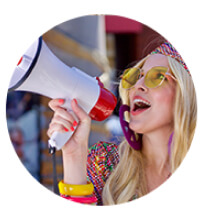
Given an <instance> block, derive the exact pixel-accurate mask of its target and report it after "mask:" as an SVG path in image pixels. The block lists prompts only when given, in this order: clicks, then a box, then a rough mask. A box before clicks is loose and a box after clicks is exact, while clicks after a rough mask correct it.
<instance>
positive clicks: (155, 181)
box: [129, 54, 176, 191]
mask: <svg viewBox="0 0 204 220" xmlns="http://www.w3.org/2000/svg"><path fill="white" fill-rule="evenodd" d="M154 66H166V67H169V64H168V60H167V57H166V56H164V55H160V54H155V55H152V56H150V57H149V58H148V59H147V60H146V62H145V64H144V65H143V67H142V69H143V70H144V76H145V75H146V73H147V71H148V70H149V69H151V68H152V67H154ZM169 69H170V67H169ZM175 92H176V82H175V80H173V79H172V78H171V77H168V79H167V80H165V81H164V82H163V84H162V85H161V86H159V87H157V88H147V87H146V86H145V84H144V77H142V78H141V79H140V80H138V82H137V83H136V84H135V86H134V87H133V88H132V89H130V91H129V98H130V108H131V109H132V108H133V105H134V104H133V100H134V97H135V96H140V97H141V98H144V99H145V100H147V101H148V102H149V103H150V104H151V107H150V108H149V109H147V110H146V111H144V112H142V113H140V114H138V115H133V114H130V123H129V126H130V128H131V129H132V130H134V131H135V132H137V133H142V134H143V139H142V142H143V147H142V151H143V155H145V158H146V177H147V184H148V188H149V191H152V190H153V189H155V188H156V187H158V186H159V185H160V184H162V183H163V182H164V181H165V180H166V179H167V177H168V176H169V174H170V164H169V155H168V141H169V137H170V135H171V133H172V132H173V126H174V123H173V117H174V115H173V109H174V99H175Z"/></svg>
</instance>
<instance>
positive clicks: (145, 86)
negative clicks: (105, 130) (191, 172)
mask: <svg viewBox="0 0 204 220" xmlns="http://www.w3.org/2000/svg"><path fill="white" fill-rule="evenodd" d="M120 95H121V98H122V101H123V104H126V105H128V106H129V108H130V111H129V112H128V114H126V119H127V120H128V122H129V128H128V129H129V131H130V132H132V131H133V132H134V134H137V143H139V142H140V143H141V144H140V147H139V149H137V150H135V149H134V148H133V147H134V146H133V147H131V146H130V145H131V143H132V142H131V141H132V140H130V138H128V136H126V139H125V140H124V142H123V143H121V144H120V145H119V147H117V146H115V145H114V144H110V143H104V142H99V143H97V144H95V145H94V146H92V147H91V148H90V149H89V150H88V137H89V132H90V124H91V120H90V118H89V116H88V115H87V114H86V113H85V112H84V111H83V110H82V109H81V108H80V107H79V106H78V105H77V100H72V103H71V104H72V108H73V111H74V112H75V114H76V115H77V117H78V119H79V123H78V126H77V127H76V128H75V126H76V125H77V123H76V121H75V120H74V119H73V117H72V116H71V115H70V114H69V113H68V112H66V111H65V110H64V109H63V108H61V107H60V105H61V104H63V100H60V99H56V100H52V101H50V107H51V108H52V109H53V110H54V111H55V114H54V117H53V119H52V121H51V123H50V127H49V129H48V135H49V136H51V135H52V133H53V132H54V131H61V132H66V131H67V130H69V129H70V130H75V132H74V135H73V136H72V138H71V139H70V140H69V141H68V142H67V143H66V144H65V146H64V147H63V148H62V155H63V167H64V180H63V181H61V182H60V183H59V188H60V192H61V195H62V196H64V197H66V198H67V199H70V200H73V201H78V202H81V203H87V204H91V203H94V202H96V203H97V204H98V205H102V204H104V205H111V204H119V203H123V202H127V201H130V200H132V199H134V198H139V197H141V196H143V195H145V194H147V193H148V192H150V191H152V190H154V189H155V188H157V187H158V186H159V185H161V184H162V183H163V182H164V181H165V180H166V179H167V178H168V177H169V176H170V175H171V174H172V173H173V172H174V171H175V170H176V168H177V167H178V166H179V165H180V163H181V162H182V160H183V158H184V157H185V155H186V153H187V151H188V149H189V147H190V144H191V141H192V138H193V134H194V130H195V125H196V111H197V110H196V98H195V90H194V86H193V82H192V78H191V76H190V73H189V70H188V68H187V66H186V65H185V63H184V62H183V60H182V58H181V56H180V55H179V54H178V52H177V51H176V50H175V49H174V48H173V47H172V45H171V44H170V43H168V42H166V43H163V44H162V45H161V46H159V47H158V48H156V49H155V50H154V51H153V52H152V53H151V54H150V55H148V56H147V57H145V58H144V59H143V60H142V61H140V62H139V63H138V64H137V65H136V66H134V67H133V68H130V69H128V70H126V71H125V72H124V74H123V75H122V80H121V82H120ZM124 131H125V129H124ZM87 157H88V160H87ZM87 176H88V183H87ZM70 184H71V185H70ZM92 186H94V189H93V187H92Z"/></svg>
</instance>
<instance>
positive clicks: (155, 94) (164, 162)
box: [47, 54, 176, 191]
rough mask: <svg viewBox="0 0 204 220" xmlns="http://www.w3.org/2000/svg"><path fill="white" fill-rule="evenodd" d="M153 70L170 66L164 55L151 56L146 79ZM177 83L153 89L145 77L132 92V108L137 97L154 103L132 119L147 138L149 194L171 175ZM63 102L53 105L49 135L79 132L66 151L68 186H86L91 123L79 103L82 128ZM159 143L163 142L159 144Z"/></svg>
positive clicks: (75, 108) (74, 104)
mask: <svg viewBox="0 0 204 220" xmlns="http://www.w3.org/2000/svg"><path fill="white" fill-rule="evenodd" d="M153 66H168V67H169V64H168V60H167V58H166V57H165V56H163V55H158V54H155V55H151V56H150V57H149V58H148V59H147V60H146V61H145V63H144V65H143V67H142V69H143V70H144V75H145V74H146V72H147V71H148V70H149V69H151V68H152V67H153ZM175 89H176V82H175V81H174V80H173V79H171V77H170V78H168V80H167V81H165V82H164V83H163V84H162V85H161V86H160V87H158V88H154V89H149V88H147V87H146V86H145V85H144V77H143V78H141V79H140V80H139V81H138V82H137V83H136V84H135V86H134V87H133V88H132V89H131V90H130V91H129V99H130V108H131V109H132V108H133V105H134V104H133V101H134V97H135V96H140V97H142V98H144V99H146V100H148V101H149V102H150V103H151V107H150V108H149V109H148V110H146V111H144V112H142V113H140V114H138V115H132V114H131V115H130V124H129V126H130V128H131V129H132V130H134V131H135V132H138V133H142V134H143V140H142V141H143V147H142V151H143V154H144V155H145V158H146V168H145V171H146V177H147V185H148V189H149V191H152V190H153V189H155V188H156V187H158V186H159V185H160V184H161V183H163V182H164V181H165V180H166V179H167V177H168V175H169V173H170V166H169V157H168V148H167V145H168V139H169V136H170V134H171V132H172V131H173V105H174V97H175ZM62 104H63V100H60V99H54V100H51V101H50V102H49V106H50V108H51V109H52V110H53V111H54V116H53V118H52V121H51V123H50V126H49V129H48V131H47V134H48V136H49V137H51V135H52V133H53V132H54V131H59V132H66V131H65V130H66V129H68V130H71V129H73V128H74V129H75V132H74V134H73V135H72V137H71V138H70V139H69V141H68V142H67V143H66V144H65V146H64V147H63V148H62V156H63V166H64V182H65V183H68V184H86V162H87V150H88V138H89V133H90V127H91V119H90V117H89V116H88V115H87V113H86V112H84V111H83V109H82V108H80V106H78V104H77V102H76V100H72V102H71V105H72V109H73V111H74V113H75V115H76V116H77V117H78V119H79V123H78V126H77V127H76V126H74V125H76V124H75V123H74V119H73V117H72V116H71V115H70V114H69V113H68V112H67V111H66V110H65V109H63V108H62V107H61V106H62ZM158 140H159V141H158Z"/></svg>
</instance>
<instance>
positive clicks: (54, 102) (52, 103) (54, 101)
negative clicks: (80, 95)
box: [48, 99, 64, 111]
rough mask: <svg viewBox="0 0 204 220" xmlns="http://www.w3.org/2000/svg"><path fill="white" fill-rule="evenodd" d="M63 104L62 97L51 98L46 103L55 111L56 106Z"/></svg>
mask: <svg viewBox="0 0 204 220" xmlns="http://www.w3.org/2000/svg"><path fill="white" fill-rule="evenodd" d="M63 104H64V99H52V100H51V101H50V102H49V103H48V105H49V107H50V108H51V109H52V110H53V111H55V110H56V109H57V107H59V106H61V105H63Z"/></svg>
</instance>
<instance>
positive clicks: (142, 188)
mask: <svg viewBox="0 0 204 220" xmlns="http://www.w3.org/2000/svg"><path fill="white" fill-rule="evenodd" d="M148 57H149V56H147V57H145V58H144V59H143V60H141V61H140V62H139V63H138V64H137V65H136V66H137V67H142V65H143V64H144V62H145V61H146V59H147V58H148ZM168 61H169V66H170V68H171V70H172V73H173V74H174V76H175V77H176V78H177V90H176V98H175V107H174V121H175V122H176V123H174V136H173V141H172V144H171V146H172V147H171V157H170V163H171V172H172V173H173V172H174V171H175V170H176V169H177V168H178V166H179V165H180V164H181V162H182V160H183V159H184V157H185V155H186V153H187V151H188V149H189V147H190V145H191V141H192V138H193V135H194V131H195V126H196V117H197V104H196V95H195V89H194V85H193V82H192V78H191V76H190V75H189V74H188V73H187V71H186V70H185V69H184V68H183V67H182V66H181V65H180V64H179V63H178V62H177V61H176V60H174V59H173V58H171V57H168ZM119 91H120V96H121V99H122V101H123V104H127V105H129V100H128V92H127V90H124V89H122V87H121V84H120V88H119ZM126 118H127V120H129V117H128V115H127V116H126ZM119 155H120V162H119V164H118V165H117V167H116V169H115V170H114V171H113V172H112V173H111V175H110V176H109V178H108V180H107V182H106V184H105V186H104V189H103V195H102V197H103V204H104V205H113V204H119V203H124V202H127V201H130V200H131V199H133V198H135V195H137V198H139V197H141V196H144V195H145V194H147V193H148V190H147V184H146V178H145V172H144V167H145V159H144V156H143V155H142V152H141V151H136V150H134V149H133V148H132V147H130V146H129V144H128V143H127V141H126V140H124V141H123V142H122V143H121V144H120V145H119Z"/></svg>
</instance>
